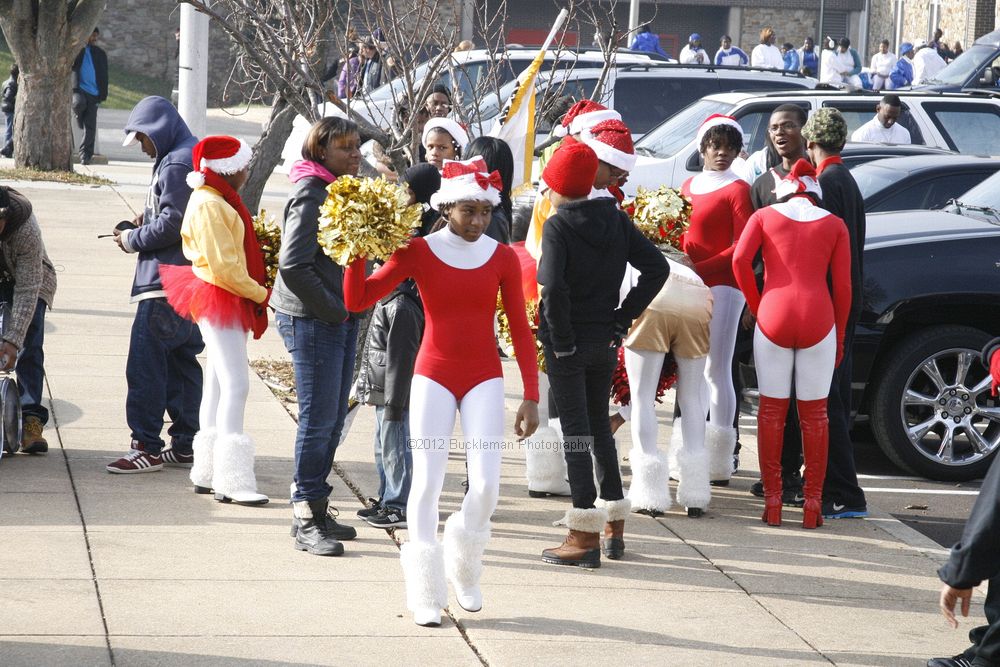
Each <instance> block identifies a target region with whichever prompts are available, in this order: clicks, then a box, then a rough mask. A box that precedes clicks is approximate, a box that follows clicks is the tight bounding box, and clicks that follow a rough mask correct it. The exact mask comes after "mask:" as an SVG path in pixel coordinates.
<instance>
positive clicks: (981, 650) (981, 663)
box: [962, 577, 1000, 667]
mask: <svg viewBox="0 0 1000 667" xmlns="http://www.w3.org/2000/svg"><path fill="white" fill-rule="evenodd" d="M983 611H984V612H986V623H987V625H980V626H978V627H975V628H972V630H970V631H969V641H971V642H972V646H970V647H969V648H967V649H965V651H964V652H963V653H962V655H963V656H964V657H965V658H966V659H968V660H971V661H972V664H973V665H976V667H997V666H998V665H1000V577H994V578H993V579H990V580H989V583H988V584H987V587H986V603H985V604H984V605H983Z"/></svg>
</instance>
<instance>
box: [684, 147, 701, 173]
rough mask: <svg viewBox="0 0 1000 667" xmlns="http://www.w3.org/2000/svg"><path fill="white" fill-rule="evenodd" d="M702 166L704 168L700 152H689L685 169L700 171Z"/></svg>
mask: <svg viewBox="0 0 1000 667" xmlns="http://www.w3.org/2000/svg"><path fill="white" fill-rule="evenodd" d="M704 168H705V160H703V159H702V157H701V153H699V152H698V151H695V152H694V153H691V157H689V158H688V161H687V170H688V171H701V170H702V169H704Z"/></svg>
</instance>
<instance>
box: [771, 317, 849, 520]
mask: <svg viewBox="0 0 1000 667" xmlns="http://www.w3.org/2000/svg"><path fill="white" fill-rule="evenodd" d="M856 322H857V317H856V316H852V317H851V318H850V319H848V321H847V332H846V334H845V335H844V358H843V360H842V361H841V362H840V366H838V367H837V368H836V369H835V370H834V371H833V380H832V382H831V383H830V396H829V399H828V400H827V415H828V418H829V421H830V448H829V450H828V452H829V453H828V455H827V464H826V481H825V483H824V484H823V500H827V501H833V502H836V503H842V504H844V505H847V506H848V507H865V506H866V505H867V501H866V499H865V492H864V491H862V490H861V486H860V485H859V484H858V473H857V470H856V469H855V467H854V443H853V442H851V426H850V425H851V365H852V364H853V361H854V355H853V354H852V352H851V348H852V347H853V344H854V325H855V323H856ZM801 467H802V431H801V430H800V429H799V411H798V409H797V408H796V405H795V401H792V402H791V405H790V406H789V410H788V418H787V421H786V422H785V446H784V449H782V451H781V470H782V474H783V476H784V477H786V478H787V477H789V476H790V475H791V474H792V473H793V472H794V471H797V470H798V469H799V468H801Z"/></svg>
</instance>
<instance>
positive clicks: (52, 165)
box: [14, 61, 73, 171]
mask: <svg viewBox="0 0 1000 667" xmlns="http://www.w3.org/2000/svg"><path fill="white" fill-rule="evenodd" d="M18 65H19V66H20V67H21V68H22V69H21V72H22V74H21V77H20V81H19V83H20V85H21V88H20V90H18V94H17V113H16V114H14V161H15V164H16V165H17V166H18V167H29V168H31V169H40V170H42V171H55V170H61V171H72V170H73V167H72V162H73V161H72V156H73V135H72V131H71V130H70V125H69V124H70V115H71V114H70V107H71V106H72V100H73V96H72V93H71V92H70V87H69V77H70V73H71V72H72V69H73V65H72V63H71V62H70V63H57V67H56V68H53V69H47V68H46V67H45V64H44V63H42V62H38V61H36V62H34V63H24V64H22V63H18ZM58 65H63V66H62V67H58ZM25 70H28V71H29V72H30V74H28V75H25V74H24V71H25Z"/></svg>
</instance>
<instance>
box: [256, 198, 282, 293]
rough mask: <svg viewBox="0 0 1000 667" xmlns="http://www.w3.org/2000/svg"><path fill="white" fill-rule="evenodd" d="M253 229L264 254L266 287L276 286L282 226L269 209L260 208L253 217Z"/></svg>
mask: <svg viewBox="0 0 1000 667" xmlns="http://www.w3.org/2000/svg"><path fill="white" fill-rule="evenodd" d="M253 231H254V234H256V235H257V243H258V244H259V245H260V251H261V253H262V254H263V255H264V269H265V270H266V271H267V282H266V284H265V285H264V287H274V281H275V280H276V279H277V277H278V253H279V252H280V251H281V227H279V226H278V223H277V222H275V221H274V216H269V215H268V214H267V211H266V210H264V209H260V213H258V214H257V215H256V216H254V218H253Z"/></svg>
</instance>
